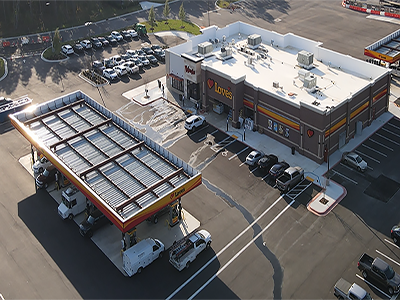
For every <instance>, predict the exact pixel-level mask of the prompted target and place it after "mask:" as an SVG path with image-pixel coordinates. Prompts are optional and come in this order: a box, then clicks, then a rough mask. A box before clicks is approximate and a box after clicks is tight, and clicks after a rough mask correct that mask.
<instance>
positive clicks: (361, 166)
mask: <svg viewBox="0 0 400 300" xmlns="http://www.w3.org/2000/svg"><path fill="white" fill-rule="evenodd" d="M342 162H343V163H344V164H345V165H349V166H350V167H353V168H355V169H357V170H358V171H359V172H364V171H365V170H366V169H367V167H368V164H367V162H366V161H365V160H363V159H362V158H361V156H360V155H358V154H357V153H355V152H344V153H343V155H342Z"/></svg>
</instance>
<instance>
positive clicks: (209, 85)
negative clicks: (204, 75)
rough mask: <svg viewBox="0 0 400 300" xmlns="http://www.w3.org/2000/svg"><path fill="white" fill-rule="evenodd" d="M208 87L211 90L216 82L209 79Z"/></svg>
mask: <svg viewBox="0 0 400 300" xmlns="http://www.w3.org/2000/svg"><path fill="white" fill-rule="evenodd" d="M207 85H208V88H209V89H211V88H212V87H213V86H214V80H212V79H211V78H208V80H207Z"/></svg>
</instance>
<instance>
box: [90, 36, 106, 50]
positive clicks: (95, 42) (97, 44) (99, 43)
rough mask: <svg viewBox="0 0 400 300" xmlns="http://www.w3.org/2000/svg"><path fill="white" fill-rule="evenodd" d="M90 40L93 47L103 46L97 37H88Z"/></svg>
mask: <svg viewBox="0 0 400 300" xmlns="http://www.w3.org/2000/svg"><path fill="white" fill-rule="evenodd" d="M90 41H91V42H92V45H93V47H94V48H101V47H103V44H102V43H101V42H100V41H99V39H98V38H96V37H92V38H91V39H90Z"/></svg>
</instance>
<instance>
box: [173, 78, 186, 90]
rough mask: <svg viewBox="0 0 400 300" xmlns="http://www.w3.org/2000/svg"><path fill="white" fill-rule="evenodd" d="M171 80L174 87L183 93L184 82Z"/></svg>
mask: <svg viewBox="0 0 400 300" xmlns="http://www.w3.org/2000/svg"><path fill="white" fill-rule="evenodd" d="M171 80H172V82H171V85H172V87H173V88H175V89H177V90H179V91H181V92H183V80H176V79H175V78H171Z"/></svg>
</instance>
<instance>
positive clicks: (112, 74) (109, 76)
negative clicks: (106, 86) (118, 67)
mask: <svg viewBox="0 0 400 300" xmlns="http://www.w3.org/2000/svg"><path fill="white" fill-rule="evenodd" d="M103 76H104V77H105V78H107V79H109V80H116V79H117V78H118V75H117V73H115V71H114V70H113V69H105V70H104V71H103Z"/></svg>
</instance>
